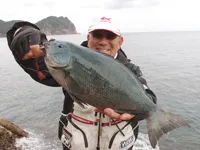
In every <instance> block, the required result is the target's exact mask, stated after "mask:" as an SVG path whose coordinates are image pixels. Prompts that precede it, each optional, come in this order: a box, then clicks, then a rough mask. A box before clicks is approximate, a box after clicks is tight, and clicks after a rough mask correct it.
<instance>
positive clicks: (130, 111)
mask: <svg viewBox="0 0 200 150" xmlns="http://www.w3.org/2000/svg"><path fill="white" fill-rule="evenodd" d="M114 111H115V112H117V113H119V114H124V113H128V114H136V112H135V113H134V111H133V110H120V109H114Z"/></svg>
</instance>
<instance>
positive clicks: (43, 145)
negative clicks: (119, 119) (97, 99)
mask: <svg viewBox="0 0 200 150" xmlns="http://www.w3.org/2000/svg"><path fill="white" fill-rule="evenodd" d="M27 132H28V133H29V137H28V138H21V139H17V140H16V147H20V148H22V149H23V150H61V149H62V147H61V143H57V142H56V141H51V142H48V141H47V140H45V136H44V135H43V134H40V135H37V134H35V133H34V131H27ZM133 150H159V147H158V146H157V147H156V148H155V149H153V148H152V147H151V145H150V142H149V138H148V135H147V134H143V133H139V135H138V139H137V141H136V143H135V146H134V148H133Z"/></svg>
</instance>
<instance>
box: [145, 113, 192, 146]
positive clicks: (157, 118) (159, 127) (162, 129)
mask: <svg viewBox="0 0 200 150" xmlns="http://www.w3.org/2000/svg"><path fill="white" fill-rule="evenodd" d="M181 126H188V127H189V124H188V123H187V122H186V121H184V120H183V119H182V118H181V117H180V116H178V115H175V114H172V113H168V112H165V111H163V110H156V111H155V112H151V113H150V114H149V116H148V117H147V130H148V136H149V140H150V143H151V146H152V147H153V148H155V147H156V145H157V141H158V140H159V138H160V137H161V136H162V135H164V134H165V133H167V132H169V131H172V130H174V129H176V128H179V127H181Z"/></svg>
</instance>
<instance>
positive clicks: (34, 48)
mask: <svg viewBox="0 0 200 150" xmlns="http://www.w3.org/2000/svg"><path fill="white" fill-rule="evenodd" d="M43 54H44V53H43V51H42V49H41V48H40V45H39V44H36V45H31V46H30V50H29V52H28V53H26V55H24V57H23V60H27V59H30V58H38V57H40V56H42V55H43Z"/></svg>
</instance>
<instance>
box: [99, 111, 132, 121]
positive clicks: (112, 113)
mask: <svg viewBox="0 0 200 150" xmlns="http://www.w3.org/2000/svg"><path fill="white" fill-rule="evenodd" d="M95 111H96V112H100V113H103V114H105V115H107V116H108V117H110V118H113V119H117V120H130V119H132V118H133V117H135V115H130V114H127V113H124V114H119V113H116V112H115V111H114V110H113V109H111V108H105V109H104V110H100V109H98V108H96V109H95Z"/></svg>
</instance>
